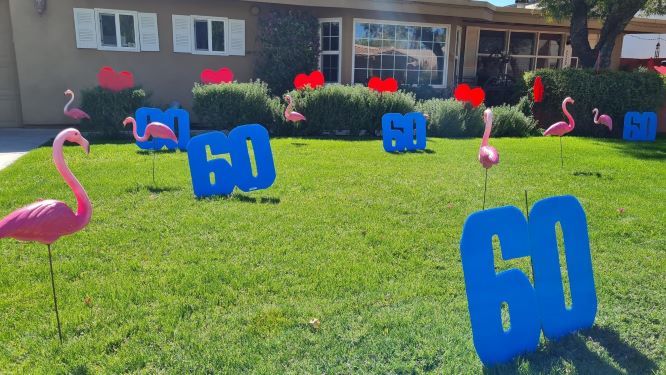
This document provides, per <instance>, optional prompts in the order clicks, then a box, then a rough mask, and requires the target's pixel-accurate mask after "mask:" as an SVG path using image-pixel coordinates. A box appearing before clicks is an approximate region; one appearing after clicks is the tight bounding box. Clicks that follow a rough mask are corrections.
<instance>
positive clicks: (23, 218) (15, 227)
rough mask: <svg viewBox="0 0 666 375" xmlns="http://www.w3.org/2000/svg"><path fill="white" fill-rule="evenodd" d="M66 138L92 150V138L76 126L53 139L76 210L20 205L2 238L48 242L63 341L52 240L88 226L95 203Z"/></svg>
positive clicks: (1, 224)
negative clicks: (71, 163) (70, 163)
mask: <svg viewBox="0 0 666 375" xmlns="http://www.w3.org/2000/svg"><path fill="white" fill-rule="evenodd" d="M65 141H68V142H73V143H78V144H79V145H80V146H81V147H82V148H83V150H84V151H85V152H86V154H87V153H90V144H89V143H88V140H86V139H85V138H83V136H81V133H80V132H79V131H78V130H76V129H71V128H70V129H65V130H63V131H61V132H60V134H58V136H57V137H56V138H55V140H54V141H53V162H54V164H55V166H56V169H57V170H58V172H59V173H60V175H61V176H62V178H63V179H64V180H65V183H67V185H69V187H70V189H72V191H73V192H74V196H75V197H76V203H77V210H76V213H74V212H73V211H72V210H71V209H70V208H69V207H67V205H66V204H65V203H63V202H60V201H56V200H52V199H48V200H39V201H37V202H35V203H33V204H31V205H29V206H25V207H23V208H19V209H18V210H16V211H14V212H12V213H11V214H9V215H8V216H6V217H5V218H4V219H2V220H0V238H14V239H16V240H19V241H31V242H39V243H42V244H45V245H46V246H47V248H48V252H49V266H50V268H51V289H52V290H53V305H54V307H55V314H56V321H57V323H58V337H59V338H60V342H61V343H62V331H61V329H60V316H59V314H58V299H57V297H56V289H55V281H54V279H53V260H52V257H51V244H53V243H54V242H55V241H57V240H58V239H59V238H60V237H62V236H66V235H69V234H72V233H76V232H78V231H80V230H81V229H83V228H85V227H86V225H88V223H89V222H90V218H91V217H92V204H91V203H90V199H89V198H88V194H86V191H85V190H84V189H83V186H81V183H80V182H79V181H78V180H77V179H76V177H74V174H72V172H71V171H70V170H69V168H68V167H67V163H65V158H64V155H63V145H64V143H65Z"/></svg>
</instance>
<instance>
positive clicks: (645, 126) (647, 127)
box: [622, 112, 657, 142]
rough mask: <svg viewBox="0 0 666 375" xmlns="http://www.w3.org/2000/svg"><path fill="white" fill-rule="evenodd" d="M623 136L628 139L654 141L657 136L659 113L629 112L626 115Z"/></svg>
mask: <svg viewBox="0 0 666 375" xmlns="http://www.w3.org/2000/svg"><path fill="white" fill-rule="evenodd" d="M622 138H623V139H625V140H627V141H649V142H654V140H655V139H656V138H657V114H656V113H654V112H644V113H638V112H627V114H626V115H625V116H624V129H623V131H622Z"/></svg>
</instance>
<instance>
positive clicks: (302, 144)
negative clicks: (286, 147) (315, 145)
mask: <svg viewBox="0 0 666 375" xmlns="http://www.w3.org/2000/svg"><path fill="white" fill-rule="evenodd" d="M291 145H292V146H295V147H305V146H307V145H308V144H307V143H301V142H292V144H291Z"/></svg>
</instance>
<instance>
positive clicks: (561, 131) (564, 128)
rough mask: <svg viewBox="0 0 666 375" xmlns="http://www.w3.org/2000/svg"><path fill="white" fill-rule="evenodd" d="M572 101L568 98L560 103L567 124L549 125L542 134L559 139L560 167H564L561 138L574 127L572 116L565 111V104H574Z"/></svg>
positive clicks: (561, 122)
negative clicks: (567, 120)
mask: <svg viewBox="0 0 666 375" xmlns="http://www.w3.org/2000/svg"><path fill="white" fill-rule="evenodd" d="M574 103H575V102H574V100H573V99H571V98H570V97H567V98H566V99H564V101H563V102H562V111H563V112H564V115H565V116H567V118H568V119H569V122H568V123H567V122H565V121H560V122H558V123H555V124H553V125H551V126H550V127H549V128H548V129H546V131H545V132H543V135H545V136H549V135H555V136H558V137H560V161H561V162H562V167H564V156H563V152H562V137H563V136H564V135H565V134H567V133H569V132H571V131H572V130H574V128H575V127H576V122H575V121H574V119H573V116H571V113H569V111H568V110H567V104H574Z"/></svg>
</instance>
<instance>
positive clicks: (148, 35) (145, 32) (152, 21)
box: [139, 13, 160, 52]
mask: <svg viewBox="0 0 666 375" xmlns="http://www.w3.org/2000/svg"><path fill="white" fill-rule="evenodd" d="M139 36H140V39H139V40H141V50H142V51H153V52H157V51H159V50H160V36H159V34H158V32H157V14H156V13H139Z"/></svg>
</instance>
